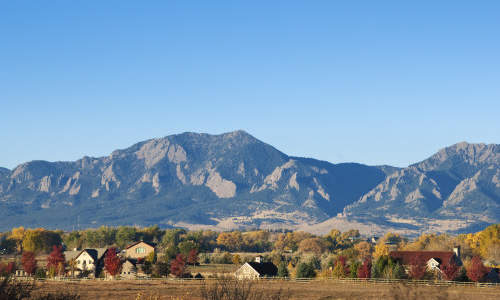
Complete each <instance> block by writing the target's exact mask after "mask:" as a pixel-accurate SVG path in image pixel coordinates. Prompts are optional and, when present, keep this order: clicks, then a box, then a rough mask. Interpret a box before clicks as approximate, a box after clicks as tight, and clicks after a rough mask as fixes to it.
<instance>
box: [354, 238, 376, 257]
mask: <svg viewBox="0 0 500 300" xmlns="http://www.w3.org/2000/svg"><path fill="white" fill-rule="evenodd" d="M354 249H355V250H356V251H358V255H359V257H367V256H370V255H371V254H372V245H371V244H370V243H368V242H367V241H362V242H359V243H357V244H356V245H354Z"/></svg>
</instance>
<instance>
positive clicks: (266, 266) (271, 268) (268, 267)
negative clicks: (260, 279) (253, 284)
mask: <svg viewBox="0 0 500 300" xmlns="http://www.w3.org/2000/svg"><path fill="white" fill-rule="evenodd" d="M247 264H249V265H250V266H251V267H252V268H253V269H254V270H255V271H257V273H259V275H260V276H276V275H277V274H278V268H277V267H276V266H275V265H274V264H273V263H272V262H264V263H258V262H254V261H252V262H248V263H247Z"/></svg>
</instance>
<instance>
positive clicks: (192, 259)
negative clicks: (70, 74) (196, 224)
mask: <svg viewBox="0 0 500 300" xmlns="http://www.w3.org/2000/svg"><path fill="white" fill-rule="evenodd" d="M187 262H188V264H190V265H193V266H194V265H196V264H197V263H198V250H196V249H191V251H189V254H188V258H187Z"/></svg>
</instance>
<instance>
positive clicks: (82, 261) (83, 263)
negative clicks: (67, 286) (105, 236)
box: [64, 248, 107, 277]
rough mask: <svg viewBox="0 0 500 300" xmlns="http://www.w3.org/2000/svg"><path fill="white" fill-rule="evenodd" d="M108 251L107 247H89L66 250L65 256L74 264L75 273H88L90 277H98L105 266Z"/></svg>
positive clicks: (67, 260) (69, 262) (77, 274)
mask: <svg viewBox="0 0 500 300" xmlns="http://www.w3.org/2000/svg"><path fill="white" fill-rule="evenodd" d="M106 251H107V249H106V248H95V249H93V248H87V249H83V250H73V251H65V252H64V256H65V257H66V262H67V263H68V264H69V265H71V264H73V266H72V267H73V268H74V275H76V276H79V275H81V274H88V275H89V276H90V277H97V276H98V275H99V272H100V271H101V270H102V268H103V266H104V255H105V254H106ZM70 268H71V266H70ZM72 275H73V274H72Z"/></svg>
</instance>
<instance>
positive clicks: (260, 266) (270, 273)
mask: <svg viewBox="0 0 500 300" xmlns="http://www.w3.org/2000/svg"><path fill="white" fill-rule="evenodd" d="M276 275H278V268H277V267H276V266H275V265H274V264H273V263H272V262H263V261H262V257H261V256H257V257H256V258H255V261H253V262H247V263H245V264H244V265H242V266H241V267H240V268H239V269H238V270H236V272H235V273H234V276H235V277H236V278H238V279H259V278H263V277H275V276H276Z"/></svg>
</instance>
